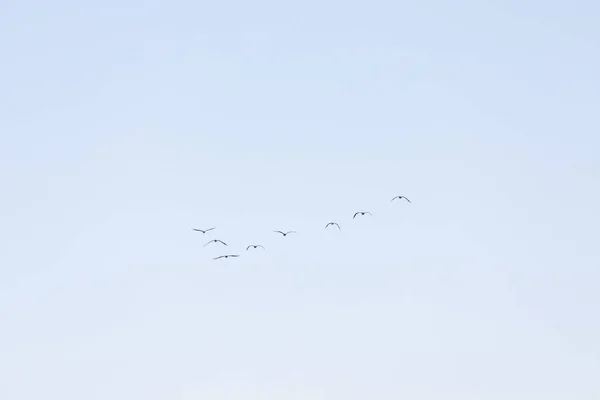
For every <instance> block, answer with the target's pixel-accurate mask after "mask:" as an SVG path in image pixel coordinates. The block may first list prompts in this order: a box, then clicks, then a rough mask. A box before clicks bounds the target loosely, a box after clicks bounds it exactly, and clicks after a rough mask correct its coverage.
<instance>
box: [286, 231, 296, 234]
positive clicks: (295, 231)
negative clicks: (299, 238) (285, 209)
mask: <svg viewBox="0 0 600 400" xmlns="http://www.w3.org/2000/svg"><path fill="white" fill-rule="evenodd" d="M290 233H298V232H296V231H289V232H286V235H287V234H290Z"/></svg>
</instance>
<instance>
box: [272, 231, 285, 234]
mask: <svg viewBox="0 0 600 400" xmlns="http://www.w3.org/2000/svg"><path fill="white" fill-rule="evenodd" d="M273 232H277V233H281V234H282V235H285V233H283V232H281V231H273Z"/></svg>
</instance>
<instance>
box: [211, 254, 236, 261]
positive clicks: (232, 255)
mask: <svg viewBox="0 0 600 400" xmlns="http://www.w3.org/2000/svg"><path fill="white" fill-rule="evenodd" d="M229 257H239V255H238V254H228V255H226V256H219V257H215V258H213V260H218V259H219V258H229Z"/></svg>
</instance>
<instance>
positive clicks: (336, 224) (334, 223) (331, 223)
mask: <svg viewBox="0 0 600 400" xmlns="http://www.w3.org/2000/svg"><path fill="white" fill-rule="evenodd" d="M332 225H335V226H337V227H338V229H339V230H340V231H341V230H342V228H340V225H339V224H338V223H337V222H330V223H328V224H327V225H325V229H327V228H328V227H329V226H332Z"/></svg>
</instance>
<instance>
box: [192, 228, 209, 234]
mask: <svg viewBox="0 0 600 400" xmlns="http://www.w3.org/2000/svg"><path fill="white" fill-rule="evenodd" d="M192 229H193V230H194V231H196V232H202V233H206V232H208V231H212V230H213V229H215V228H210V229H204V230H202V229H196V228H192Z"/></svg>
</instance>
